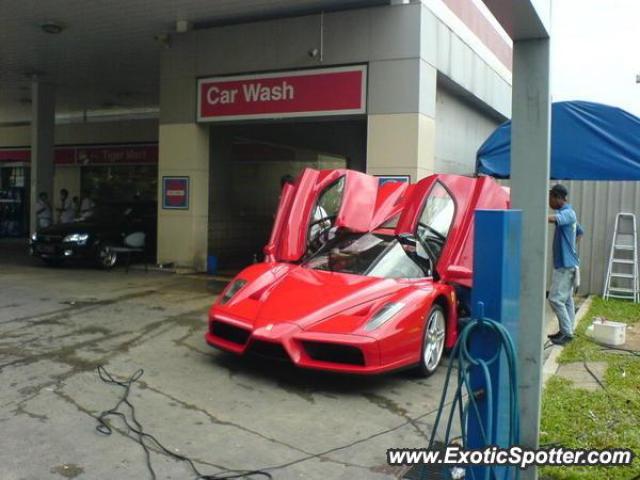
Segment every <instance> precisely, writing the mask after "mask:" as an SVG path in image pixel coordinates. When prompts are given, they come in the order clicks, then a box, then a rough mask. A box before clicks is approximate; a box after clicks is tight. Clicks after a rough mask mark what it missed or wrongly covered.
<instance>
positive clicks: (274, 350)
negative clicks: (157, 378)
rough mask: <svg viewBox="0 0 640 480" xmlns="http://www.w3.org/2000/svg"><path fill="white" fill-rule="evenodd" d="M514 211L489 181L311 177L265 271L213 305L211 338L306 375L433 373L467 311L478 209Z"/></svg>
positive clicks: (282, 211) (273, 243) (273, 241)
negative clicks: (294, 367) (290, 364)
mask: <svg viewBox="0 0 640 480" xmlns="http://www.w3.org/2000/svg"><path fill="white" fill-rule="evenodd" d="M508 203H509V194H508V192H507V191H506V189H504V188H503V187H501V186H500V185H498V184H497V183H495V182H494V181H493V180H492V179H491V178H489V177H480V178H469V177H463V176H457V175H432V176H430V177H427V178H424V179H422V180H420V181H419V182H417V183H415V184H407V183H401V182H388V183H384V184H383V185H379V179H378V178H376V177H373V176H369V175H366V174H363V173H359V172H355V171H351V170H322V171H317V170H312V169H307V170H305V171H304V172H303V173H302V175H301V176H300V177H299V178H298V179H297V181H296V183H295V184H294V185H285V187H284V188H283V191H282V194H281V198H280V204H279V207H278V212H277V215H276V218H275V222H274V226H273V231H272V233H271V238H270V240H269V243H268V244H267V246H266V247H265V249H264V250H265V262H264V263H258V264H255V265H252V266H250V267H248V268H246V269H244V270H243V271H242V272H241V273H240V274H239V275H238V276H237V277H236V278H235V279H234V280H233V281H232V282H231V283H230V284H229V285H228V286H227V287H226V288H225V290H224V291H223V292H222V294H221V295H220V296H219V298H218V299H217V300H216V302H215V303H214V305H213V306H212V307H211V309H210V311H209V329H208V331H207V333H206V335H205V338H206V341H207V343H209V345H212V346H214V347H217V348H220V349H223V350H226V351H229V352H233V353H236V354H239V355H243V354H246V353H255V354H259V355H263V356H267V357H273V358H277V359H282V360H286V361H290V362H293V363H294V364H295V365H297V366H299V367H304V368H313V369H321V370H331V371H336V372H344V373H354V374H378V373H382V372H387V371H390V370H395V369H399V368H405V367H410V366H417V367H418V369H419V371H420V372H421V373H422V374H423V375H430V374H431V373H433V372H434V371H435V370H436V368H437V367H438V364H439V363H440V360H441V358H442V354H443V352H444V350H445V349H447V348H451V347H452V346H453V345H454V343H455V341H456V338H457V334H458V317H459V315H460V313H461V312H464V311H468V310H465V309H466V308H467V305H466V303H467V299H468V298H469V289H470V287H471V276H472V272H471V268H472V252H473V232H472V230H473V212H474V211H475V210H476V209H503V208H508Z"/></svg>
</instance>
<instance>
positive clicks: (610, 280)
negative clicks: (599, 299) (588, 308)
mask: <svg viewBox="0 0 640 480" xmlns="http://www.w3.org/2000/svg"><path fill="white" fill-rule="evenodd" d="M602 296H603V298H604V299H605V300H607V299H608V298H609V297H613V298H624V299H627V300H633V301H634V302H636V303H638V302H640V284H639V283H638V231H637V229H636V216H635V215H634V214H633V213H622V212H621V213H618V214H617V215H616V223H615V226H614V229H613V239H612V240H611V253H610V254H609V266H608V267H607V276H606V277H605V280H604V291H603V293H602Z"/></svg>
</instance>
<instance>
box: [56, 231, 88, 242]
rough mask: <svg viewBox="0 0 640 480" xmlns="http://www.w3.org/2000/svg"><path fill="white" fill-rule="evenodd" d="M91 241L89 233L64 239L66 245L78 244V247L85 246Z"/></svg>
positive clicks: (75, 234) (74, 234)
mask: <svg viewBox="0 0 640 480" xmlns="http://www.w3.org/2000/svg"><path fill="white" fill-rule="evenodd" d="M87 240H89V234H88V233H72V234H71V235H67V236H66V237H64V238H63V239H62V241H63V242H64V243H77V244H78V245H84V244H85V243H87Z"/></svg>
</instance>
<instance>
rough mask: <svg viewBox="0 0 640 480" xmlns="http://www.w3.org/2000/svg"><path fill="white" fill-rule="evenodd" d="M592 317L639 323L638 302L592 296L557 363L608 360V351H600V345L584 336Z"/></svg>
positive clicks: (609, 355) (639, 305)
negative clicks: (572, 338)
mask: <svg viewBox="0 0 640 480" xmlns="http://www.w3.org/2000/svg"><path fill="white" fill-rule="evenodd" d="M593 317H605V318H608V319H609V320H613V321H615V322H622V323H626V324H629V325H631V324H634V323H640V304H637V303H632V302H629V301H625V300H614V299H611V300H603V299H602V298H601V297H594V298H593V302H592V303H591V308H589V311H588V312H587V314H586V315H585V316H584V317H583V319H582V321H581V322H580V323H579V324H578V326H577V327H576V332H575V334H576V338H575V339H574V340H573V342H571V343H570V344H568V345H567V346H566V347H565V348H564V349H563V350H562V353H561V354H560V356H559V357H558V363H571V362H581V361H582V360H583V358H585V356H586V358H587V360H598V361H600V360H608V359H609V358H611V354H610V353H606V352H602V351H601V347H600V346H599V345H597V344H595V343H593V342H592V341H591V339H590V338H589V337H587V336H586V334H585V331H586V330H587V327H588V326H589V325H591V321H592V320H593Z"/></svg>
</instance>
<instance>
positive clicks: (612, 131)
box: [476, 101, 640, 180]
mask: <svg viewBox="0 0 640 480" xmlns="http://www.w3.org/2000/svg"><path fill="white" fill-rule="evenodd" d="M476 159H477V162H476V173H478V174H484V175H491V176H493V177H497V178H509V176H510V170H511V169H510V165H511V121H507V122H505V123H503V124H502V125H500V126H499V127H498V128H497V129H496V130H495V131H494V132H493V133H492V134H491V136H489V138H488V139H487V140H486V141H485V142H484V143H483V144H482V146H481V147H480V149H479V150H478V153H477V156H476ZM541 160H542V159H541ZM550 178H552V179H555V180H640V118H638V117H636V116H634V115H632V114H630V113H628V112H626V111H624V110H622V109H620V108H616V107H611V106H608V105H602V104H599V103H592V102H583V101H571V102H556V103H554V104H553V105H552V107H551V172H550Z"/></svg>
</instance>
